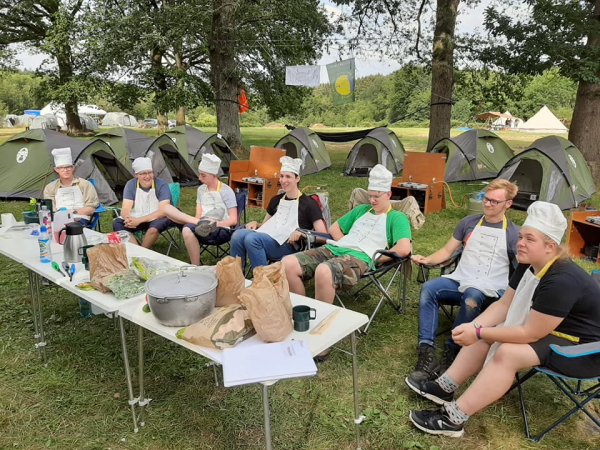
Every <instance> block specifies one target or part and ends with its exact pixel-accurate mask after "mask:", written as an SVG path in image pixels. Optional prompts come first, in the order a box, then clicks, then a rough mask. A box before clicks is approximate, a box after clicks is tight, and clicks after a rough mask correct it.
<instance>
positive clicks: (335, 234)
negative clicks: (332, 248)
mask: <svg viewBox="0 0 600 450" xmlns="http://www.w3.org/2000/svg"><path fill="white" fill-rule="evenodd" d="M329 234H330V235H331V238H332V239H333V240H334V241H339V240H340V239H341V238H343V237H344V232H343V231H342V229H341V228H340V226H339V224H338V223H337V222H335V223H334V224H333V225H331V226H330V227H329Z"/></svg>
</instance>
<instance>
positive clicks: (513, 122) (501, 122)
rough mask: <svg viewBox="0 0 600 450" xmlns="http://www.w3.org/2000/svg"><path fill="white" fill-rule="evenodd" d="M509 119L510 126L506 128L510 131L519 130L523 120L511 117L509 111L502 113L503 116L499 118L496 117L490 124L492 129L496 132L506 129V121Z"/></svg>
mask: <svg viewBox="0 0 600 450" xmlns="http://www.w3.org/2000/svg"><path fill="white" fill-rule="evenodd" d="M509 119H510V126H508V128H510V129H513V130H515V129H517V128H520V127H521V125H523V119H520V118H519V117H515V116H513V115H512V114H511V113H510V111H504V114H502V115H501V116H500V117H498V118H497V119H496V120H494V121H493V122H492V126H493V127H494V129H496V130H500V129H502V128H506V127H507V125H509V124H508V120H509Z"/></svg>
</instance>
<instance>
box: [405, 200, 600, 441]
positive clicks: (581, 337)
mask: <svg viewBox="0 0 600 450" xmlns="http://www.w3.org/2000/svg"><path fill="white" fill-rule="evenodd" d="M566 229H567V221H566V219H565V217H564V215H563V213H562V211H561V210H560V208H559V207H558V206H556V205H555V204H552V203H546V202H541V201H538V202H534V203H532V204H531V205H530V206H529V208H528V209H527V219H526V220H525V223H524V224H523V226H522V227H521V230H520V231H519V242H518V244H517V259H518V261H519V265H518V267H517V269H516V270H515V273H514V274H513V276H512V277H511V279H510V283H509V285H508V287H507V288H506V291H505V292H504V295H503V296H502V298H501V299H500V300H498V301H497V302H495V303H493V304H492V305H491V306H490V307H489V308H487V309H486V310H485V312H483V313H482V314H480V315H479V316H477V317H476V318H475V320H474V321H472V322H470V323H464V324H462V325H460V326H458V327H456V328H455V329H454V330H453V331H452V335H453V338H454V341H455V342H456V343H458V344H459V345H461V346H462V350H461V351H460V353H459V354H458V356H457V358H456V360H455V361H454V363H453V364H452V365H451V366H450V367H449V368H448V370H447V371H446V372H445V373H444V374H442V375H441V376H440V377H439V378H437V379H436V380H435V381H430V380H425V381H418V382H415V381H412V380H410V379H408V378H407V383H408V386H409V387H410V388H411V389H413V390H414V391H415V392H417V394H419V395H421V396H424V397H425V398H427V399H429V400H432V401H433V402H435V403H437V404H439V405H443V406H442V408H441V409H440V410H437V411H411V412H410V416H409V418H410V420H411V421H412V422H413V423H414V424H415V426H416V427H417V428H419V429H420V430H422V431H425V432H427V433H431V434H442V435H447V436H453V437H460V436H462V435H463V434H464V424H465V422H466V421H467V420H468V419H469V417H470V416H472V415H473V414H475V413H476V412H478V411H480V410H482V409H483V408H485V407H486V406H488V405H490V404H491V403H493V402H495V401H496V400H498V399H500V398H501V397H502V396H504V394H505V393H506V392H507V391H508V390H509V389H510V387H511V385H512V383H513V382H514V379H515V374H516V373H517V371H519V370H522V369H526V368H529V367H532V366H539V365H541V366H544V367H545V368H548V369H550V370H552V371H555V372H558V373H560V374H562V375H565V376H567V377H569V376H572V377H577V378H596V377H597V376H598V374H599V373H600V356H599V355H598V354H595V355H586V356H580V357H577V358H568V357H565V356H561V354H559V353H556V352H554V351H553V350H552V349H551V348H550V345H551V344H555V345H557V346H571V345H578V344H585V343H589V342H597V341H600V287H599V286H598V284H597V283H596V282H595V281H594V280H593V278H592V277H591V276H590V275H588V274H587V273H586V272H585V271H584V270H583V269H581V268H580V267H579V266H578V265H577V264H575V263H574V262H573V261H571V260H570V259H569V257H568V254H567V251H566V249H564V248H563V247H561V246H560V242H561V239H562V237H563V235H564V233H565V230H566ZM477 373H479V374H478V375H477V377H476V378H475V380H474V381H473V382H472V383H471V385H470V386H469V388H468V389H467V390H466V391H465V392H464V393H463V394H462V395H461V396H460V397H459V398H458V399H456V400H454V392H455V391H456V389H458V387H459V385H461V384H462V383H463V382H465V381H466V380H467V379H469V378H470V377H471V376H473V375H475V374H477Z"/></svg>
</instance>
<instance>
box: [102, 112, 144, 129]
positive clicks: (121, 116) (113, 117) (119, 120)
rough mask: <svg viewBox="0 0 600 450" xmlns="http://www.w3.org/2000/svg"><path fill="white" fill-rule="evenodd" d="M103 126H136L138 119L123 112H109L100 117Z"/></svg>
mask: <svg viewBox="0 0 600 450" xmlns="http://www.w3.org/2000/svg"><path fill="white" fill-rule="evenodd" d="M102 126H103V127H137V126H138V121H137V119H136V118H135V117H133V116H132V115H129V114H127V113H124V112H109V113H108V114H106V115H105V116H104V119H102Z"/></svg>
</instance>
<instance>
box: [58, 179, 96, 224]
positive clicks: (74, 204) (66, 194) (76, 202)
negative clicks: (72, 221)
mask: <svg viewBox="0 0 600 450" xmlns="http://www.w3.org/2000/svg"><path fill="white" fill-rule="evenodd" d="M73 181H74V180H73ZM54 204H55V205H56V210H57V211H58V210H59V209H60V208H66V209H77V208H83V207H84V206H85V204H84V203H83V194H82V192H81V189H79V186H68V187H62V186H61V185H60V180H59V181H58V190H57V191H56V196H55V197H54ZM73 217H74V218H75V217H80V218H82V219H86V220H89V219H90V216H84V215H83V214H74V215H73Z"/></svg>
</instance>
